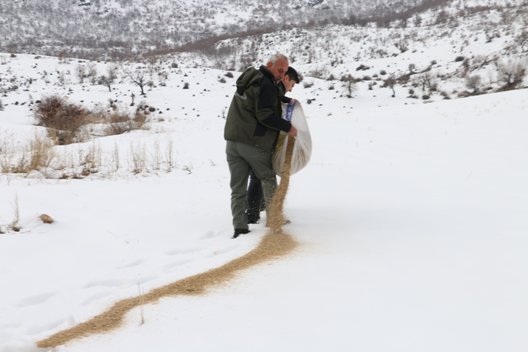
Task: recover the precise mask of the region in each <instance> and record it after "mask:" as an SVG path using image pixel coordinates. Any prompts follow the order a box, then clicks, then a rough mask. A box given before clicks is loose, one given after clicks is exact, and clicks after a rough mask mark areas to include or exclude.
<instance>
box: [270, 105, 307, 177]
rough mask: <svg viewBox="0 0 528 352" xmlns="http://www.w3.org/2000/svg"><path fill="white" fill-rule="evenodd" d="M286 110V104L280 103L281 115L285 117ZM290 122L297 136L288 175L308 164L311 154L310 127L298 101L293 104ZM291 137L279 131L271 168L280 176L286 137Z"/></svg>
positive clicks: (284, 154)
mask: <svg viewBox="0 0 528 352" xmlns="http://www.w3.org/2000/svg"><path fill="white" fill-rule="evenodd" d="M287 110H288V104H282V117H283V118H285V119H287V118H286V115H287V114H286V113H287ZM291 123H292V125H293V126H294V127H295V128H296V129H297V137H296V138H295V145H294V147H293V156H292V163H291V169H290V175H293V174H294V173H296V172H298V171H300V170H301V169H302V168H304V167H305V166H306V164H308V161H310V157H311V155H312V137H311V136H310V129H309V128H308V123H307V122H306V117H305V116H304V111H303V109H302V106H301V103H299V102H298V101H296V102H295V104H294V105H293V111H292V112H291ZM289 138H291V137H290V136H288V135H287V134H286V133H284V132H281V133H280V135H279V141H278V142H277V147H276V149H275V154H274V155H273V170H275V172H276V173H277V175H279V176H280V174H281V170H282V166H283V165H284V160H285V157H286V146H287V145H288V139H289Z"/></svg>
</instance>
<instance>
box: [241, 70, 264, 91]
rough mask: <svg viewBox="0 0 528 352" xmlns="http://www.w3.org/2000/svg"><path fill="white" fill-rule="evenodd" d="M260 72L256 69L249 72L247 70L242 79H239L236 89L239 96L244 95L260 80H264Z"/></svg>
mask: <svg viewBox="0 0 528 352" xmlns="http://www.w3.org/2000/svg"><path fill="white" fill-rule="evenodd" d="M259 73H260V71H259V70H257V69H256V68H254V67H250V68H248V69H247V70H245V71H244V72H243V73H242V74H241V75H240V77H238V79H237V81H236V87H237V92H238V94H244V91H245V90H246V89H247V88H248V87H249V86H251V85H252V84H254V83H256V82H257V80H260V78H262V76H261V75H259Z"/></svg>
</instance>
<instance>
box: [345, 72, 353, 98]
mask: <svg viewBox="0 0 528 352" xmlns="http://www.w3.org/2000/svg"><path fill="white" fill-rule="evenodd" d="M341 82H343V84H344V86H345V88H346V90H347V92H348V94H347V98H352V93H353V92H354V91H355V90H356V79H355V78H354V77H353V76H352V75H351V74H347V75H344V76H342V77H341Z"/></svg>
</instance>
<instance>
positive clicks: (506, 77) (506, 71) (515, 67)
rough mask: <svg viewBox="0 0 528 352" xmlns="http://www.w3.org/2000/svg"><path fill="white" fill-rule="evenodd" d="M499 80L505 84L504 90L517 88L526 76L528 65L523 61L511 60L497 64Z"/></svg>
mask: <svg viewBox="0 0 528 352" xmlns="http://www.w3.org/2000/svg"><path fill="white" fill-rule="evenodd" d="M497 70H498V79H499V82H500V83H502V84H503V87H502V88H503V89H515V88H517V87H518V86H519V85H520V84H521V83H522V81H523V80H524V76H525V75H526V64H524V63H522V62H521V61H513V60H510V61H508V62H504V61H503V62H500V63H498V64H497Z"/></svg>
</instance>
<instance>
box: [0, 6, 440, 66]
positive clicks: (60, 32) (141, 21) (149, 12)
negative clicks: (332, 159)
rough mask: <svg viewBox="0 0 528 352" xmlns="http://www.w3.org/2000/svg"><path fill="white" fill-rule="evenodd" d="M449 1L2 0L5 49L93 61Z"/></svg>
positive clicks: (0, 46)
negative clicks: (202, 40)
mask: <svg viewBox="0 0 528 352" xmlns="http://www.w3.org/2000/svg"><path fill="white" fill-rule="evenodd" d="M446 2H449V1H448V0H376V1H365V0H354V1H351V0H346V1H344V0H322V1H313V0H294V1H273V2H256V1H249V0H230V1H223V0H205V1H194V0H186V1H168V0H156V1H147V0H132V1H128V0H127V1H123V0H119V1H116V0H50V1H44V2H43V1H39V0H24V1H4V2H3V3H2V4H1V5H0V37H2V38H3V39H2V41H1V42H0V51H2V52H25V53H35V54H47V55H55V56H57V55H67V56H72V57H85V58H92V59H99V58H108V57H110V58H122V57H131V56H133V57H141V55H143V54H144V53H146V52H160V51H167V50H174V49H175V48H178V47H179V46H180V45H181V44H184V43H192V42H195V41H197V40H201V39H208V38H213V39H215V38H216V39H218V38H221V37H230V38H232V37H237V36H240V35H242V34H244V33H246V34H247V33H266V32H273V31H276V30H281V29H283V28H285V27H289V28H292V27H293V26H295V27H301V28H305V27H306V26H309V27H313V26H317V25H318V24H320V23H328V22H330V23H336V22H341V21H350V19H351V18H367V17H373V16H376V17H380V16H381V17H383V16H392V15H393V14H394V13H402V12H404V11H406V10H409V9H413V8H415V7H416V6H424V4H425V7H428V6H435V5H436V4H443V3H446ZM57 19H59V20H57ZM201 47H204V46H203V44H202V45H201Z"/></svg>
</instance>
